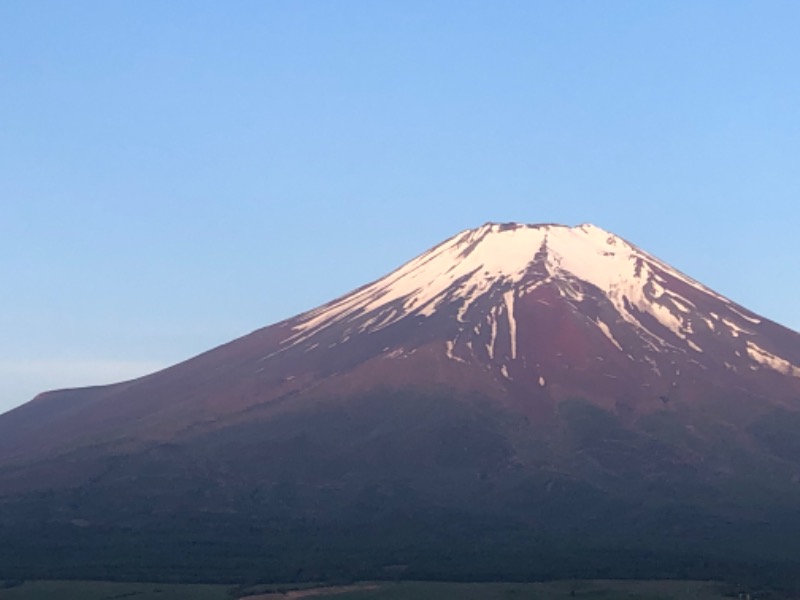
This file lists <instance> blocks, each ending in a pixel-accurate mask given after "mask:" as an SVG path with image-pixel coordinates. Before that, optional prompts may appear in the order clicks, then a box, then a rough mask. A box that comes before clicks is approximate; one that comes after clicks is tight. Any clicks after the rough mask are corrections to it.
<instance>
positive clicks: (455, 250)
mask: <svg viewBox="0 0 800 600" xmlns="http://www.w3.org/2000/svg"><path fill="white" fill-rule="evenodd" d="M548 290H549V291H548ZM548 294H550V295H552V294H556V295H557V296H558V297H559V298H560V299H561V300H560V302H561V303H562V304H563V305H564V306H566V307H567V308H568V310H569V311H570V313H571V314H572V315H573V317H572V318H574V319H575V320H576V321H577V322H580V323H582V326H587V327H590V328H591V329H593V330H595V331H596V332H597V333H598V334H600V335H601V336H602V338H603V339H604V340H605V342H604V343H607V344H610V349H613V351H614V352H620V353H622V355H624V356H626V357H627V359H628V360H630V361H633V362H636V363H640V364H643V365H646V366H647V368H648V369H649V370H651V371H652V372H654V373H656V374H658V375H661V374H663V373H664V372H665V371H667V370H675V369H672V368H671V367H670V364H671V363H673V362H674V361H675V358H674V357H675V355H676V354H680V355H683V356H684V359H685V360H689V361H691V362H692V363H693V364H694V365H696V366H699V367H700V368H703V369H710V368H719V367H720V366H721V365H723V364H724V365H727V367H725V368H729V369H734V370H735V369H741V370H748V369H750V370H752V369H759V368H763V367H766V368H769V369H771V370H773V371H776V372H779V373H782V374H784V375H791V376H797V377H800V366H798V364H800V357H795V356H785V355H784V353H783V350H782V349H781V348H777V347H775V346H774V345H771V344H770V343H769V342H768V341H765V340H762V339H761V336H760V334H759V328H760V326H761V324H762V319H761V318H759V317H758V316H756V315H754V314H752V313H749V312H748V311H746V310H745V309H743V308H742V307H740V306H738V305H736V304H735V303H733V302H731V301H730V300H728V299H727V298H725V297H723V296H721V295H719V294H717V293H715V292H714V291H713V290H711V289H709V288H707V287H705V286H704V285H702V284H700V283H699V282H697V281H695V280H694V279H692V278H690V277H688V276H686V275H684V274H683V273H681V272H680V271H678V270H676V269H674V268H673V267H671V266H670V265H668V264H667V263H665V262H663V261H661V260H659V259H657V258H656V257H654V256H652V255H650V254H648V253H647V252H645V251H643V250H641V249H639V248H638V247H636V246H635V245H633V244H631V243H629V242H627V241H626V240H624V239H622V238H620V237H618V236H616V235H614V234H612V233H610V232H608V231H605V230H604V229H602V228H600V227H597V226H595V225H591V224H582V225H578V226H575V227H568V226H564V225H557V224H539V225H521V224H517V223H502V224H501V223H486V224H485V225H483V226H481V227H478V228H476V229H470V230H466V231H463V232H461V233H459V234H457V235H455V236H453V237H451V238H450V239H448V240H446V241H444V242H443V243H441V244H439V245H437V246H435V247H433V248H431V249H430V250H428V251H427V252H425V253H423V254H421V255H419V256H417V257H416V258H414V259H413V260H411V261H409V262H408V263H406V264H404V265H403V266H401V267H400V268H398V269H397V270H395V271H393V272H392V273H390V274H388V275H387V276H385V277H383V278H381V279H379V280H377V281H375V282H373V283H371V284H369V285H366V286H364V287H362V288H360V289H358V290H355V291H354V292H352V293H350V294H348V295H345V296H343V297H341V298H339V299H337V300H334V301H333V302H330V303H328V304H326V305H323V306H321V307H320V308H318V309H315V310H313V311H310V312H308V313H305V314H303V315H300V316H299V317H298V318H296V319H294V320H293V321H292V323H291V329H290V332H289V334H288V335H287V337H286V338H285V339H284V340H283V343H282V345H281V349H280V350H279V352H284V351H285V350H288V349H290V348H293V347H296V346H301V347H308V346H313V345H315V344H318V342H317V341H315V336H317V335H318V334H320V333H322V332H325V333H326V335H327V336H328V337H329V338H332V339H333V341H332V342H331V340H330V339H326V345H327V346H330V345H331V344H333V345H336V344H338V343H344V342H346V341H347V340H349V339H351V338H352V337H353V336H355V335H356V334H361V333H366V334H376V333H378V332H381V331H383V330H385V329H387V328H389V327H391V326H393V325H396V324H398V323H400V322H405V321H407V320H408V319H412V320H414V321H415V322H419V321H427V320H429V319H431V318H434V319H435V320H436V321H437V322H439V323H442V325H440V326H439V327H440V328H443V329H442V331H441V332H440V335H441V337H443V338H444V339H445V347H446V354H447V356H448V357H449V358H451V359H453V360H457V361H469V360H473V359H478V360H484V361H489V362H492V363H493V364H494V363H497V362H498V360H499V359H498V357H508V359H509V360H512V361H513V360H516V359H518V358H519V357H520V351H519V350H520V348H522V347H524V346H527V347H531V345H532V344H535V343H536V336H537V335H540V334H539V333H537V331H536V330H535V329H534V328H533V327H532V326H531V325H529V324H526V323H522V324H520V323H519V318H518V312H519V307H520V306H523V307H524V306H528V307H530V306H533V304H532V303H539V304H540V305H546V304H548V303H551V302H552V300H551V299H549V296H547V295H548ZM523 312H527V313H528V314H530V313H531V310H530V308H528V309H525V311H523ZM429 325H430V324H429ZM500 339H505V340H507V342H505V346H504V347H503V348H498V344H499V342H498V340H500ZM541 341H544V340H541ZM389 345H391V344H389ZM476 348H485V349H486V351H485V353H484V354H485V356H484V357H483V358H482V359H481V358H480V356H479V355H480V354H481V352H479V351H478V350H476ZM707 350H710V351H711V352H710V353H708V355H707V356H703V355H704V354H706V351H707ZM654 355H664V356H661V357H660V358H657V357H654ZM712 355H713V356H712ZM742 361H745V363H746V365H744V364H742ZM499 366H500V367H501V368H502V372H503V374H504V375H505V376H506V377H508V373H509V369H513V367H511V366H510V365H509V364H505V363H504V364H502V365H499Z"/></svg>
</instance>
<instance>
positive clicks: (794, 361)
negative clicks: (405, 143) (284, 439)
mask: <svg viewBox="0 0 800 600" xmlns="http://www.w3.org/2000/svg"><path fill="white" fill-rule="evenodd" d="M798 365H800V335H798V334H797V333H795V332H793V331H790V330H788V329H786V328H783V327H781V326H779V325H777V324H775V323H772V322H770V321H768V320H766V319H763V318H761V317H759V316H757V315H755V314H753V313H751V312H749V311H747V310H746V309H744V308H742V307H741V306H738V305H736V304H735V303H733V302H731V301H729V300H727V299H725V298H723V297H721V296H719V295H718V294H716V293H714V292H713V291H711V290H709V289H707V288H705V287H704V286H702V285H701V284H699V283H697V282H695V281H694V280H692V279H690V278H688V277H686V276H685V275H683V274H681V273H680V272H678V271H676V270H674V269H672V268H671V267H669V266H668V265H666V264H664V263H662V262H661V261H659V260H657V259H656V258H654V257H652V256H650V255H649V254H647V253H645V252H644V251H642V250H640V249H638V248H636V247H635V246H632V245H631V244H629V243H627V242H625V241H624V240H622V239H620V238H618V237H616V236H614V235H612V234H609V233H608V232H605V231H603V230H601V229H599V228H596V227H593V226H590V225H583V226H580V227H575V228H567V227H561V226H555V225H542V226H520V225H491V224H490V225H486V226H483V227H481V228H479V229H476V230H471V231H467V232H464V233H462V234H459V235H457V236H455V237H453V238H451V239H450V240H447V241H446V242H444V243H443V244H441V245H439V246H437V247H435V248H433V249H431V250H429V251H428V252H426V253H424V254H422V255H420V256H419V257H417V258H416V259H414V260H413V261H411V262H409V263H407V264H406V265H404V266H403V267H401V268H400V269H398V270H397V271H395V272H393V273H391V274H390V275H388V276H387V277H385V278H383V279H381V280H378V281H376V282H374V283H372V284H370V285H367V286H364V287H363V288H360V289H358V290H356V291H354V292H353V293H351V294H348V295H347V296H344V297H342V298H340V299H337V300H335V301H333V302H331V303H329V304H327V305H325V306H322V307H320V308H318V309H316V310H313V311H310V312H308V313H305V314H302V315H299V316H297V317H295V318H293V319H289V320H287V321H284V322H281V323H278V324H275V325H272V326H270V327H266V328H264V329H261V330H259V331H256V332H254V333H252V334H250V335H247V336H245V337H243V338H240V339H238V340H235V341H233V342H231V343H229V344H226V345H224V346H221V347H219V348H216V349H214V350H211V351H209V352H207V353H205V354H202V355H200V356H198V357H195V358H193V359H191V360H188V361H186V362H184V363H181V364H178V365H176V366H173V367H171V368H168V369H166V370H164V371H161V372H158V373H155V374H153V375H150V376H147V377H144V378H141V379H138V380H134V381H129V382H125V383H120V384H117V385H110V386H103V387H96V388H85V389H76V390H61V391H56V392H49V393H46V394H42V395H40V396H39V397H37V398H36V399H34V400H33V401H31V402H30V403H28V404H26V405H24V406H22V407H20V408H18V409H16V410H13V411H11V412H10V413H7V414H5V415H3V416H2V417H1V418H0V460H2V461H5V462H18V461H29V460H31V459H34V458H36V457H43V456H48V455H51V454H53V453H57V452H63V451H67V450H72V449H75V448H77V447H81V446H89V445H92V446H99V445H104V444H105V445H110V446H108V447H113V448H117V449H124V448H136V447H141V446H142V445H147V444H148V443H154V442H161V441H165V440H176V439H184V438H187V437H191V436H195V435H198V434H200V433H202V432H205V431H209V430H214V429H220V428H225V427H227V426H229V425H231V424H233V423H240V422H243V421H251V420H263V419H270V418H272V416H274V415H276V414H280V413H284V412H286V411H295V410H301V409H302V407H303V406H304V403H305V402H308V401H309V399H317V398H320V397H324V396H330V397H343V396H347V395H349V394H356V393H361V392H364V391H368V390H370V389H374V388H376V387H381V386H383V387H391V388H402V387H409V386H410V387H417V388H430V387H436V386H439V387H442V388H447V389H450V390H455V391H460V392H465V393H466V392H476V393H479V394H481V395H484V396H486V397H489V398H494V399H495V400H496V401H497V402H499V403H501V404H502V405H505V406H508V407H511V408H513V409H514V410H515V411H517V412H519V413H522V414H525V415H528V416H530V417H532V418H533V419H534V421H541V422H542V423H546V421H547V419H548V415H552V413H553V410H554V407H555V406H557V404H558V403H559V402H560V401H561V400H563V399H565V398H570V397H581V398H585V399H588V400H589V401H591V402H592V403H595V404H596V405H598V406H601V407H604V408H606V409H609V410H612V411H616V412H618V413H620V414H624V415H628V416H629V417H630V415H642V414H647V413H649V412H652V411H656V410H661V409H662V408H663V406H664V405H665V404H666V403H670V405H671V406H672V407H675V406H681V405H691V403H697V402H702V401H703V400H704V399H707V398H720V397H726V396H727V397H730V398H732V399H733V398H746V399H749V400H750V401H752V404H753V406H754V407H756V409H757V412H758V411H759V410H760V409H758V407H759V403H761V405H762V406H763V408H764V409H766V408H771V407H785V408H790V409H794V408H797V406H796V404H797V401H798V399H799V398H800V366H798ZM732 401H733V400H732Z"/></svg>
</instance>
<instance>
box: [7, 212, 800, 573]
mask: <svg viewBox="0 0 800 600" xmlns="http://www.w3.org/2000/svg"><path fill="white" fill-rule="evenodd" d="M276 293H279V290H276ZM799 430H800V334H798V333H796V332H794V331H791V330H789V329H786V328H784V327H782V326H780V325H778V324H776V323H773V322H771V321H769V320H768V319H765V318H763V317H761V316H758V315H756V314H754V313H752V312H751V311H749V310H747V309H745V308H744V307H742V306H740V305H738V304H736V303H734V302H732V301H731V300H728V299H726V298H725V297H723V296H721V295H719V294H717V293H715V292H714V291H712V290H710V289H708V288H707V287H705V286H704V285H702V284H701V283H699V282H697V281H695V280H693V279H691V278H690V277H688V276H686V275H684V274H683V273H681V272H679V271H678V270H676V269H674V268H672V267H670V266H669V265H667V264H665V263H664V262H662V261H660V260H658V259H657V258H655V257H653V256H652V255H650V254H648V253H646V252H645V251H643V250H641V249H639V248H637V247H636V246H634V245H633V244H630V243H628V242H626V241H625V240H623V239H622V238H620V237H617V236H615V235H613V234H611V233H609V232H606V231H604V230H602V229H600V228H598V227H595V226H593V225H581V226H578V227H565V226H561V225H519V224H492V223H489V224H486V225H484V226H482V227H480V228H477V229H474V230H468V231H464V232H462V233H460V234H458V235H456V236H454V237H452V238H450V239H448V240H446V241H445V242H443V243H441V244H439V245H438V246H436V247H434V248H432V249H430V250H428V251H427V252H425V253H424V254H421V255H420V256H418V257H417V258H415V259H413V260H412V261H410V262H408V263H406V264H405V265H403V266H402V267H400V268H399V269H397V270H396V271H394V272H392V273H390V274H389V275H387V276H386V277H384V278H382V279H379V280H377V281H375V282H373V283H371V284H368V285H366V286H364V287H362V288H359V289H357V290H355V291H353V292H351V293H350V294H347V295H345V296H343V297H341V298H338V299H336V300H334V301H332V302H329V303H328V304H325V305H323V306H321V307H319V308H317V309H314V310H312V311H309V312H306V313H303V314H301V315H298V316H297V317H294V318H291V319H288V320H286V321H283V322H280V323H276V324H274V325H271V326H269V327H266V328H264V329H260V330H258V331H255V332H253V333H251V334H249V335H247V336H245V337H242V338H240V339H237V340H234V341H232V342H230V343H228V344H226V345H224V346H221V347H219V348H215V349H213V350H211V351H209V352H206V353H204V354H201V355H200V356H197V357H195V358H192V359H190V360H188V361H186V362H184V363H181V364H178V365H175V366H173V367H170V368H168V369H165V370H163V371H160V372H158V373H155V374H152V375H149V376H147V377H143V378H140V379H136V380H133V381H128V382H123V383H119V384H115V385H110V386H102V387H94V388H83V389H74V390H59V391H54V392H48V393H45V394H41V395H40V396H38V397H36V398H35V399H33V400H32V401H31V402H29V403H28V404H25V405H23V406H21V407H19V408H18V409H15V410H13V411H11V412H9V413H6V414H4V415H2V416H0V532H1V533H2V534H3V536H4V539H6V540H7V542H6V543H5V544H4V545H3V546H4V549H0V577H2V576H4V575H5V576H9V577H10V576H17V575H18V574H19V573H23V574H25V576H49V577H122V578H125V577H134V578H148V579H153V578H179V579H180V578H183V579H203V578H206V579H221V578H223V579H224V578H230V579H241V578H242V577H245V576H246V577H251V578H253V579H265V580H287V579H319V578H328V579H330V578H344V579H346V578H351V577H360V578H367V577H378V578H380V577H395V576H402V577H416V578H481V579H503V578H505V579H509V578H511V579H525V578H527V579H538V578H548V577H598V576H610V577H634V576H639V577H641V576H645V577H679V576H680V577H704V578H708V577H715V578H719V577H721V578H729V579H730V578H737V577H751V578H756V579H757V578H762V579H764V578H766V579H767V580H769V581H770V582H776V581H780V582H788V583H791V584H798V585H800V576H798V575H796V573H800V558H799V557H800V535H798V534H800V512H798V510H797V507H798V506H800V441H798V440H800V437H798V435H797V432H798V431H799Z"/></svg>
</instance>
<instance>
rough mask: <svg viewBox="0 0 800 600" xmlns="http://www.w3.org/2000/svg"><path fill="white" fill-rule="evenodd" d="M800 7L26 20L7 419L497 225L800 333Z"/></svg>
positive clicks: (4, 16)
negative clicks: (674, 280)
mask: <svg viewBox="0 0 800 600" xmlns="http://www.w3.org/2000/svg"><path fill="white" fill-rule="evenodd" d="M798 26H800V3H799V2H796V1H786V2H777V1H770V0H763V1H761V0H760V1H758V2H755V1H753V2H738V1H733V0H724V1H702V0H691V1H689V0H686V1H677V0H670V1H656V0H654V1H648V2H640V1H633V0H631V1H622V0H619V1H598V0H591V1H590V0H585V1H577V0H576V1H564V0H558V1H550V2H546V1H539V2H537V1H534V0H525V1H503V0H499V1H495V0H492V1H491V2H486V1H482V2H472V1H469V0H454V1H443V0H440V1H437V2H430V1H427V0H426V1H409V0H402V1H398V2H379V1H360V2H356V1H345V0H342V1H332V0H331V1H322V0H320V1H311V0H309V1H302V2H298V1H294V0H287V1H268V0H264V1H261V0H259V1H250V2H249V1H238V2H229V1H224V2H223V1H218V2H203V1H199V0H193V1H185V2H181V1H175V0H173V1H170V2H163V1H161V0H158V1H156V0H130V1H125V2H123V1H115V2H108V1H100V0H98V1H93V2H87V1H81V0H73V1H70V2H62V1H60V0H59V1H56V0H53V1H49V2H45V1H38V0H5V1H4V2H2V3H0V276H2V288H1V291H0V302H2V305H0V412H2V411H3V410H6V409H8V408H11V407H12V406H14V405H17V404H20V403H22V402H25V401H27V400H29V399H30V398H31V397H32V396H33V395H34V394H36V393H37V392H39V391H42V390H45V389H49V388H54V387H62V386H73V385H87V384H94V383H102V382H108V381H111V380H117V379H123V378H127V377H131V376H134V375H138V374H141V373H143V372H145V371H148V370H153V369H156V368H159V367H161V366H166V365H169V364H172V363H174V362H177V361H180V360H183V359H185V358H188V357H190V356H192V355H195V354H197V353H199V352H201V351H204V350H206V349H209V348H211V347H213V346H216V345H218V344H221V343H223V342H226V341H228V340H230V339H232V338H234V337H238V336H239V335H242V334H245V333H247V332H249V331H251V330H253V329H256V328H259V327H261V326H264V325H267V324H270V323H273V322H275V321H277V320H280V319H282V318H285V317H289V316H291V315H293V314H296V313H298V312H300V311H303V310H306V309H309V308H312V307H314V306H316V305H318V304H321V303H322V302H324V301H327V300H330V299H331V298H333V297H335V296H338V295H340V294H342V293H344V292H347V291H349V290H350V289H352V288H354V287H356V286H359V285H361V284H363V283H366V282H368V281H370V280H373V279H375V278H377V277H379V276H381V275H383V274H385V273H386V272H388V271H389V270H391V269H393V268H394V267H396V266H398V265H399V264H400V263H402V262H404V261H406V260H408V259H410V258H411V257H413V256H414V255H416V254H418V253H420V252H422V251H424V250H426V249H427V248H428V247H430V246H432V245H434V244H436V243H438V242H440V241H441V240H443V239H444V238H447V237H449V236H451V235H453V234H455V233H456V232H458V231H460V230H462V229H466V228H471V227H476V226H478V225H480V224H482V223H484V222H486V221H521V222H528V223H538V222H559V223H564V224H571V225H576V224H579V223H582V222H592V223H594V224H596V225H599V226H601V227H604V228H605V229H608V230H611V231H613V232H615V233H617V234H618V235H621V236H622V237H625V238H626V239H628V240H630V241H632V242H634V243H636V244H638V245H640V246H642V247H643V248H644V249H646V250H648V251H650V252H651V253H653V254H655V255H656V256H659V257H660V258H662V259H664V260H666V261H668V262H669V263H671V264H673V265H674V266H675V267H677V268H679V269H681V270H682V271H684V272H685V273H687V274H689V275H691V276H693V277H695V278H697V279H699V280H701V281H703V282H704V283H706V284H707V285H709V286H711V287H712V288H714V289H716V290H717V291H719V292H720V293H722V294H725V295H726V296H728V297H730V298H731V299H733V300H734V301H736V302H739V303H740V304H743V305H745V306H747V307H748V308H750V309H752V310H755V311H756V312H758V313H760V314H762V315H764V316H766V317H768V318H771V319H773V320H775V321H778V322H780V323H783V324H785V325H787V326H789V327H792V328H793V329H795V330H798V329H800V308H799V307H800V303H798V300H797V299H798V297H800V276H798V275H799V274H800V250H798V248H799V246H798V242H799V239H800V229H799V228H798V226H799V225H800V207H798V200H800V77H799V76H798V75H799V74H800V36H798V33H797V32H798Z"/></svg>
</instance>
